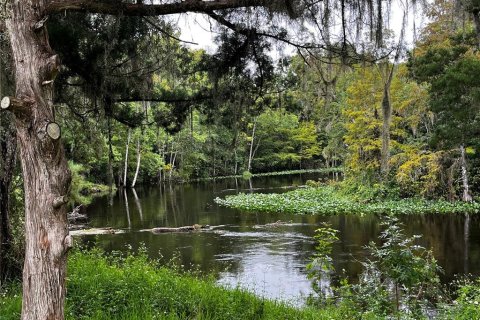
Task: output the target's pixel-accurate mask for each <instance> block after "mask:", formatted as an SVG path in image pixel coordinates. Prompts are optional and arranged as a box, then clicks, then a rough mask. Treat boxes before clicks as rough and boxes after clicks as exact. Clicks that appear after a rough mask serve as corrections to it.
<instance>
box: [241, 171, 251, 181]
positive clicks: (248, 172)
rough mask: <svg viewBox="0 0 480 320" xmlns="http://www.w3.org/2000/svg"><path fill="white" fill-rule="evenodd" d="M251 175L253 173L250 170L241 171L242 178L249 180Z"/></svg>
mask: <svg viewBox="0 0 480 320" xmlns="http://www.w3.org/2000/svg"><path fill="white" fill-rule="evenodd" d="M252 177H253V174H252V173H251V172H250V171H243V173H242V179H244V180H249V179H251V178H252Z"/></svg>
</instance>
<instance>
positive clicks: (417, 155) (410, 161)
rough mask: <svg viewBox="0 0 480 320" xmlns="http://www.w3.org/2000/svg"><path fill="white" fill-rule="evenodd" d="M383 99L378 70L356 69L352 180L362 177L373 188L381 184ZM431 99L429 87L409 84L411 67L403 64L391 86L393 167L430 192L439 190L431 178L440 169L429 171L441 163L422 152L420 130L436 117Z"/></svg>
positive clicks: (349, 107) (349, 134)
mask: <svg viewBox="0 0 480 320" xmlns="http://www.w3.org/2000/svg"><path fill="white" fill-rule="evenodd" d="M382 98H383V80H382V77H381V73H380V72H379V71H378V70H377V69H376V68H375V67H362V68H358V69H356V70H355V71H354V72H353V74H352V75H351V76H350V79H349V80H348V81H347V87H346V99H345V106H344V109H343V116H344V117H345V129H346V133H345V136H344V141H345V144H346V145H347V146H348V156H347V158H346V165H345V168H346V173H347V176H348V177H352V178H353V179H361V180H362V181H361V182H362V183H370V184H373V183H374V182H375V181H378V175H379V169H380V153H381V148H382V140H381V132H382V123H383V118H382V109H381V102H382ZM426 101H428V99H427V92H426V89H425V88H423V87H422V86H420V85H418V84H416V83H414V82H411V81H408V80H407V79H406V68H405V66H404V65H400V66H398V70H397V71H396V73H395V75H394V78H393V81H392V85H391V104H392V118H391V125H390V154H391V158H390V167H391V168H392V170H393V171H394V172H393V173H394V174H395V176H396V179H397V182H399V183H400V184H403V185H406V184H408V183H409V182H411V181H414V182H415V183H419V182H422V184H420V185H417V187H418V189H419V190H417V191H420V190H421V193H425V194H427V193H429V192H430V191H431V190H432V189H435V187H436V186H435V185H428V183H429V181H427V176H426V175H427V174H428V177H431V176H432V175H435V174H436V168H430V169H428V170H427V169H426V168H425V166H430V165H433V164H435V159H436V158H435V157H434V156H433V154H431V153H421V152H420V151H421V150H422V147H424V146H422V145H420V144H419V143H417V142H415V139H416V136H417V133H418V128H419V126H420V125H423V124H424V123H425V122H428V121H430V118H431V115H430V113H429V112H428V110H427V104H426ZM395 170H398V172H396V171H395ZM420 173H421V174H420ZM421 177H424V178H421ZM422 179H423V180H422Z"/></svg>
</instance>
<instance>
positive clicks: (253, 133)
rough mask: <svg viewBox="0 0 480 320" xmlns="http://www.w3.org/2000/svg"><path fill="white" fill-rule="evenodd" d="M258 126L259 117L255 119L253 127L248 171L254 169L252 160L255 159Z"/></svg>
mask: <svg viewBox="0 0 480 320" xmlns="http://www.w3.org/2000/svg"><path fill="white" fill-rule="evenodd" d="M256 128H257V117H255V118H254V119H253V129H252V140H251V141H250V153H249V154H248V165H247V171H248V172H251V170H252V160H253V144H254V142H255V129H256Z"/></svg>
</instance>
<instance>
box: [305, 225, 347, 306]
mask: <svg viewBox="0 0 480 320" xmlns="http://www.w3.org/2000/svg"><path fill="white" fill-rule="evenodd" d="M313 238H314V239H315V241H316V243H317V244H316V246H315V254H314V256H313V258H312V260H311V261H310V262H309V263H308V264H307V272H308V276H307V277H308V279H310V280H311V281H312V286H313V290H314V291H315V292H316V293H317V294H318V295H319V299H320V300H321V301H326V300H327V298H329V297H328V296H327V295H326V294H325V293H324V292H323V291H322V289H321V287H320V283H321V281H322V279H323V278H330V273H332V272H333V271H334V270H335V268H334V266H333V260H332V257H331V255H332V250H333V244H334V243H335V242H337V241H338V240H339V238H338V230H335V229H332V228H331V226H330V225H328V224H324V225H323V227H321V228H318V229H317V230H315V236H314V237H313Z"/></svg>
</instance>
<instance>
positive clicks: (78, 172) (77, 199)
mask: <svg viewBox="0 0 480 320" xmlns="http://www.w3.org/2000/svg"><path fill="white" fill-rule="evenodd" d="M68 166H69V168H70V171H71V173H72V184H71V189H70V196H69V202H70V204H72V205H75V204H77V205H79V204H84V205H86V204H90V203H91V202H92V200H93V197H94V196H103V195H105V194H107V193H108V192H110V191H112V190H110V188H109V187H108V186H105V185H101V184H97V183H93V182H90V181H88V180H87V179H86V178H85V174H86V173H87V170H86V169H85V167H84V166H83V165H81V164H78V163H74V162H72V161H69V162H68Z"/></svg>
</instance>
